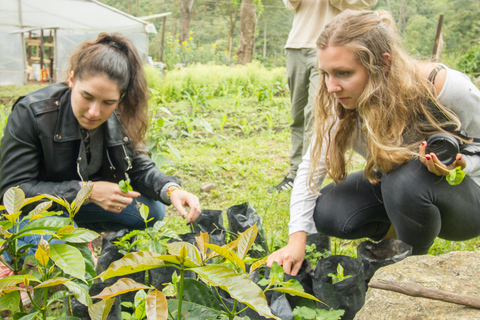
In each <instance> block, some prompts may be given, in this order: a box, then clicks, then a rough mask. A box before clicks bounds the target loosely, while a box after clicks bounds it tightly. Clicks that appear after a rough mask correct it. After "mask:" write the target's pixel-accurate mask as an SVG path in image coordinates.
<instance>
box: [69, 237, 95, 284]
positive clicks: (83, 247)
mask: <svg viewBox="0 0 480 320" xmlns="http://www.w3.org/2000/svg"><path fill="white" fill-rule="evenodd" d="M70 245H71V246H72V247H75V248H77V249H78V250H79V251H80V253H81V254H82V256H83V261H84V262H85V279H86V280H90V279H93V278H95V276H96V275H97V273H96V271H95V261H94V260H93V256H92V251H91V250H90V248H89V247H88V245H87V244H86V243H72V244H70Z"/></svg>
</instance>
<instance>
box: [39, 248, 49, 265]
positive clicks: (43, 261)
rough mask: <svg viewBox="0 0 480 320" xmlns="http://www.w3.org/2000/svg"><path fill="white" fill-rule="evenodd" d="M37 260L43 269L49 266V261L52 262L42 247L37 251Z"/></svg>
mask: <svg viewBox="0 0 480 320" xmlns="http://www.w3.org/2000/svg"><path fill="white" fill-rule="evenodd" d="M35 259H37V261H38V263H40V265H41V266H43V267H45V266H47V264H48V261H49V260H50V258H49V257H48V253H47V252H45V250H43V249H42V248H40V247H38V249H37V251H35Z"/></svg>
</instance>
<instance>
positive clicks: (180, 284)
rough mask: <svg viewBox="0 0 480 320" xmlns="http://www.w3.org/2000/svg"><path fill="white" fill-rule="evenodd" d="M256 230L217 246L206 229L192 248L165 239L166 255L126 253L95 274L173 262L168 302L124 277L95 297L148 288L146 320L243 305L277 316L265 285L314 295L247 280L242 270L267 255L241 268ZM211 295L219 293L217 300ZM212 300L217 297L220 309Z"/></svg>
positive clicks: (211, 314) (231, 314)
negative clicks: (227, 296) (228, 299)
mask: <svg viewBox="0 0 480 320" xmlns="http://www.w3.org/2000/svg"><path fill="white" fill-rule="evenodd" d="M257 233H258V230H257V227H256V225H254V226H253V227H251V228H249V229H247V230H246V231H245V232H244V233H242V234H240V235H239V237H238V238H237V239H236V240H235V241H233V242H230V243H229V244H227V245H225V246H223V247H220V246H217V245H214V244H210V243H209V236H208V234H207V233H201V234H200V236H198V237H196V242H197V246H198V249H197V247H195V246H194V245H192V244H190V243H186V242H176V243H170V244H168V252H169V254H168V255H158V254H155V253H152V252H135V253H129V254H127V255H126V256H125V257H123V258H122V259H120V260H118V261H116V262H114V263H112V264H111V265H110V266H109V267H108V268H107V270H105V271H104V272H103V273H101V274H100V275H98V277H99V278H101V279H102V280H106V279H109V278H111V277H115V276H123V275H127V274H130V273H134V272H139V271H144V270H149V269H153V268H157V267H165V266H174V267H175V268H177V269H178V270H179V276H178V278H177V277H176V276H174V277H173V278H172V285H173V287H172V286H171V287H169V288H168V289H167V291H168V292H170V293H169V294H173V295H174V299H169V300H168V302H167V300H166V296H165V294H164V293H162V292H160V291H158V290H156V289H152V288H149V287H145V286H144V285H143V284H138V283H135V282H134V281H132V280H129V279H126V278H122V279H120V280H118V281H117V282H116V283H115V284H114V285H112V286H111V287H108V288H106V289H105V290H104V291H102V292H101V293H100V294H99V295H97V296H95V298H100V299H102V300H108V299H111V298H112V297H114V296H116V295H118V294H121V293H124V292H127V291H132V290H140V289H148V290H149V293H148V294H147V300H146V304H145V306H146V314H147V319H150V317H154V316H156V317H159V315H160V314H162V315H166V314H167V313H168V315H169V317H170V318H172V319H175V318H176V319H182V318H184V316H183V315H185V314H186V316H185V319H206V318H215V317H217V316H221V315H224V316H226V317H227V318H228V319H234V318H235V317H236V315H237V314H239V313H241V312H242V311H243V310H245V309H246V308H252V309H253V310H255V311H256V312H258V313H259V314H260V315H262V316H265V317H268V318H274V319H278V318H277V317H275V316H274V315H273V314H272V313H271V311H270V308H269V307H268V305H267V301H266V298H265V294H264V291H267V290H275V291H280V292H285V293H289V294H296V295H300V296H302V297H307V298H310V299H313V300H317V299H316V298H315V297H313V296H311V295H309V294H306V293H304V292H302V291H301V290H298V289H295V288H292V287H290V283H288V284H283V286H282V284H281V283H280V282H278V281H275V279H272V280H271V282H270V283H269V285H268V287H267V288H266V289H265V290H264V291H262V290H261V289H260V288H259V287H258V286H257V285H256V284H255V283H254V282H252V280H251V279H250V278H249V277H248V274H249V273H252V272H254V271H255V270H256V269H257V268H258V267H260V266H261V265H262V264H264V263H265V261H266V259H267V258H264V259H261V260H259V261H257V262H255V263H254V264H252V265H251V267H250V271H249V272H247V269H246V266H245V262H244V261H243V260H244V259H245V258H246V256H247V252H248V251H249V250H250V248H251V247H252V245H253V243H254V241H255V238H256V236H257ZM208 249H210V250H211V252H210V253H208V252H207V250H208ZM214 258H215V259H217V260H218V261H219V263H217V264H207V261H209V260H213V259H214ZM186 271H193V272H195V273H196V274H197V275H198V277H199V278H200V280H195V279H186V278H185V272H186ZM218 288H221V289H223V290H225V291H227V292H228V293H229V294H230V296H231V297H232V298H233V299H234V300H235V302H234V305H233V308H232V309H229V308H228V307H227V306H226V305H225V303H224V302H223V300H222V298H221V296H220V293H219V291H218ZM172 289H173V290H172ZM212 290H213V291H212ZM172 291H173V293H172ZM216 296H218V297H219V299H218V300H217V298H216ZM218 301H221V303H222V305H223V309H222V307H221V305H220V303H219V302H218ZM317 301H318V300H317ZM238 302H242V303H244V304H245V305H246V306H247V307H245V308H244V309H242V310H240V311H237V310H236V309H237V303H238ZM152 319H153V318H152Z"/></svg>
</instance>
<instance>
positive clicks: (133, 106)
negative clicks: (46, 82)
mask: <svg viewBox="0 0 480 320" xmlns="http://www.w3.org/2000/svg"><path fill="white" fill-rule="evenodd" d="M69 71H73V76H74V79H79V80H84V79H88V78H89V77H92V76H96V75H102V74H103V75H106V76H107V77H108V78H109V79H110V80H112V81H114V82H115V83H117V85H118V87H119V88H120V93H121V101H120V103H119V105H118V112H119V116H120V121H121V122H122V125H123V126H124V130H125V131H126V133H127V134H128V135H129V136H130V138H131V139H132V140H133V143H134V144H135V145H137V144H139V143H141V142H142V141H143V139H144V137H145V134H146V131H147V126H148V111H147V108H148V86H147V81H146V79H145V75H144V73H143V66H142V61H141V59H140V57H139V55H138V53H137V50H136V49H135V47H134V46H133V44H132V42H131V41H130V40H129V39H128V38H127V37H125V36H124V35H121V34H119V33H112V34H108V33H100V34H99V35H98V38H97V39H96V40H94V41H86V42H84V43H82V44H81V45H80V48H79V49H78V50H77V51H76V52H75V53H74V54H73V55H72V57H71V58H70V68H69Z"/></svg>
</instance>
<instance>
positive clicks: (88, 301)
mask: <svg viewBox="0 0 480 320" xmlns="http://www.w3.org/2000/svg"><path fill="white" fill-rule="evenodd" d="M64 285H65V287H67V288H68V290H70V292H71V293H73V296H74V297H75V299H77V300H78V301H79V302H80V303H82V304H83V305H85V306H87V307H88V306H91V305H92V298H90V295H89V294H88V292H87V291H86V290H85V289H83V288H82V286H80V285H79V284H78V283H75V282H73V281H68V282H65V283H64Z"/></svg>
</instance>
